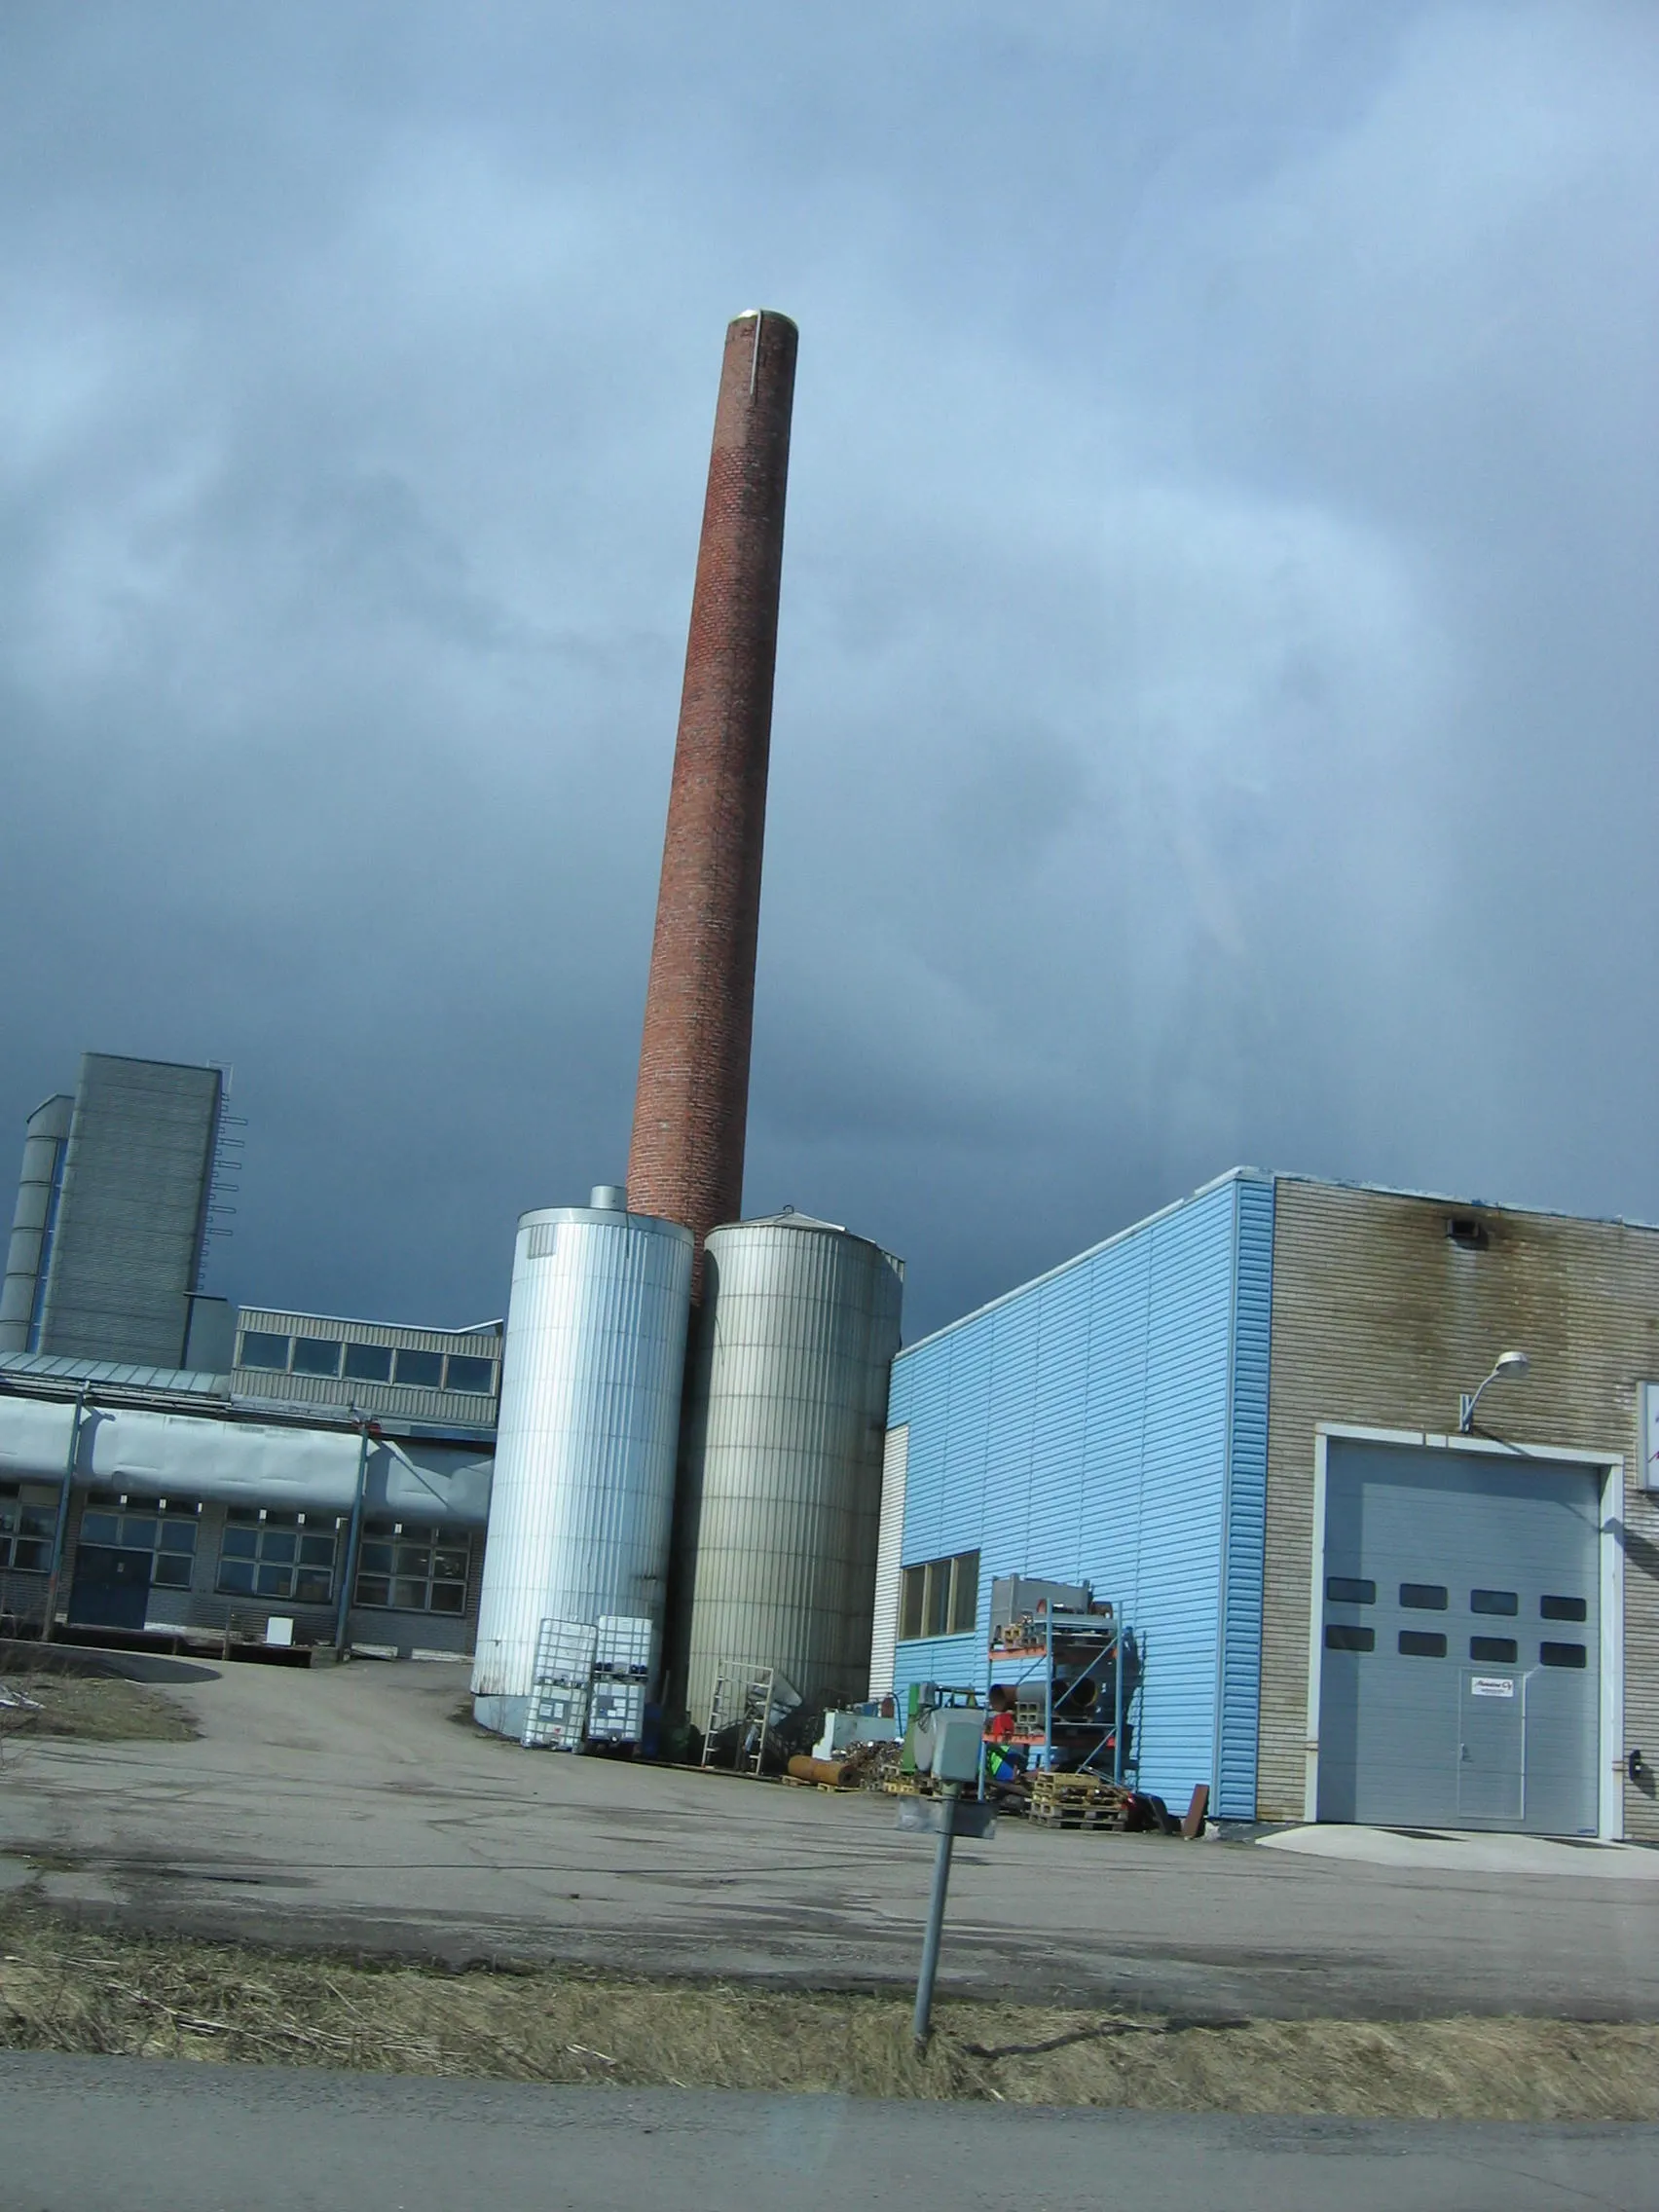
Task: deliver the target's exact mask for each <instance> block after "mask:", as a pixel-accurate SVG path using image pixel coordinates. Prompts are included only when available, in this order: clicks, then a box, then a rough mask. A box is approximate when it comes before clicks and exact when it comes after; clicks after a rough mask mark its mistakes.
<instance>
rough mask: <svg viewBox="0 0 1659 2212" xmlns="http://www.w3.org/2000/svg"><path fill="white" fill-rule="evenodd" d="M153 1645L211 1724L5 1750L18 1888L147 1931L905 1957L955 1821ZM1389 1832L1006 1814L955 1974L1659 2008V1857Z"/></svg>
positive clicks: (650, 1951) (1619, 2009) (956, 1936)
mask: <svg viewBox="0 0 1659 2212" xmlns="http://www.w3.org/2000/svg"><path fill="white" fill-rule="evenodd" d="M149 1671H150V1672H151V1674H152V1675H153V1676H158V1677H166V1681H167V1684H168V1694H169V1695H174V1696H176V1697H178V1698H179V1699H180V1700H181V1701H182V1702H183V1703H185V1704H186V1705H187V1706H188V1707H189V1708H190V1709H191V1710H192V1711H193V1712H194V1713H195V1714H197V1716H198V1718H199V1720H200V1722H201V1725H202V1727H203V1735H202V1737H201V1739H200V1740H199V1741H198V1742H195V1743H186V1744H148V1743H127V1744H109V1745H98V1744H75V1743H65V1742H59V1741H38V1742H35V1743H33V1744H28V1745H25V1744H21V1743H14V1744H13V1745H12V1746H11V1747H10V1748H9V1749H8V1751H7V1752H6V1763H5V1767H4V1770H3V1772H0V1889H3V1888H5V1887H7V1886H8V1885H9V1886H11V1887H13V1888H18V1887H20V1886H23V1887H27V1888H29V1889H30V1890H31V1891H32V1892H33V1893H34V1894H37V1895H39V1896H41V1897H42V1898H43V1899H46V1900H48V1901H54V1902H57V1903H60V1904H63V1905H65V1906H70V1907H73V1908H76V1909H78V1910H81V1911H83V1912H86V1913H88V1914H91V1915H100V1914H109V1915H111V1916H113V1917H116V1918H119V1919H121V1920H123V1921H124V1922H126V1923H128V1924H129V1925H133V1924H137V1925H144V1926H149V1927H153V1928H163V1929H169V1928H170V1929H175V1930H179V1931H188V1932H196V1933H203V1934H207V1935H229V1936H247V1937H250V1938H253V1939H257V1940H273V1941H277V1942H284V1943H292V1944H322V1945H328V1946H346V1947H350V1948H351V1949H356V1950H377V1949H380V1950H392V1951H406V1952H412V1953H418V1954H424V1955H430V1956H435V1957H438V1958H441V1959H444V1960H446V1961H448V1962H451V1963H461V1962H463V1961H466V1960H478V1959H487V1960H503V1959H515V1958H516V1959H524V1960H533V1961H534V1960H566V1961H571V1960H573V1961H581V1962H585V1963H591V1964H594V1965H599V1966H605V1967H610V1968H613V1969H617V1970H621V1971H626V1972H641V1973H677V1974H692V1975H722V1976H728V1977H745V1978H755V1979H759V1980H763V1981H766V1982H770V1983H775V1984H782V1985H788V1984H791V1983H809V1984H815V1985H819V1986H830V1987H834V1986H842V1987H849V1986H850V1987H869V1986H879V1987H894V1986H897V1985H902V1984H903V1983H904V1982H905V1981H906V1980H908V1979H910V1978H912V1977H913V1975H914V1972H915V1966H916V1954H917V1949H918V1946H919V1936H920V1923H921V1917H922V1912H923V1909H924V1904H925V1899H926V1894H927V1881H928V1868H929V1862H930V1852H931V1847H930V1845H929V1843H928V1841H927V1840H926V1839H923V1838H914V1837H909V1836H903V1835H900V1834H899V1833H897V1832H896V1831H895V1827H894V1817H895V1808H894V1805H893V1801H892V1800H891V1799H889V1798H883V1797H879V1796H857V1797H844V1798H843V1797H835V1796H830V1795H824V1794H821V1793H819V1792H817V1791H813V1790H792V1789H783V1788H770V1787H766V1786H763V1785H759V1784H756V1783H752V1782H747V1781H739V1780H737V1779H735V1778H731V1777H724V1778H721V1777H714V1776H701V1775H697V1774H688V1773H683V1772H677V1771H673V1770H666V1769H656V1768H649V1767H644V1766H632V1765H627V1764H621V1763H617V1762H614V1761H610V1760H606V1759H599V1758H582V1759H575V1758H571V1757H568V1756H564V1755H561V1754H556V1753H550V1752H539V1753H538V1752H527V1751H520V1750H519V1749H518V1748H517V1747H516V1746H514V1745H511V1744H505V1743H502V1742H500V1741H499V1740H498V1739H496V1738H491V1737H486V1736H482V1735H480V1734H479V1733H477V1732H476V1731H474V1730H473V1729H472V1728H471V1726H470V1724H469V1723H466V1724H462V1723H461V1722H460V1721H458V1720H457V1719H456V1718H455V1717H454V1715H455V1714H456V1712H457V1709H458V1707H460V1706H461V1702H462V1697H463V1692H464V1688H465V1676H464V1672H463V1670H461V1669H460V1668H453V1667H441V1666H421V1665H405V1666H384V1665H375V1664H373V1663H369V1662H360V1663H358V1664H355V1665H353V1666H350V1667H346V1668H340V1669H334V1670H328V1671H317V1672H314V1673H308V1672H304V1671H298V1670H287V1669H276V1668H262V1667H251V1666H231V1667H227V1668H224V1669H203V1668H184V1667H169V1665H168V1663H166V1662H156V1663H151V1664H150V1667H149ZM1322 1836H1323V1831H1320V1838H1315V1840H1316V1841H1320V1840H1321V1839H1322ZM1345 1848H1346V1845H1345ZM1391 1848H1392V1846H1391ZM1398 1852H1399V1853H1400V1854H1402V1855H1404V1856H1403V1857H1401V1858H1400V1859H1399V1860H1398V1862H1395V1863H1383V1864H1373V1863H1368V1862H1355V1861H1353V1860H1351V1859H1348V1860H1345V1859H1334V1858H1331V1857H1329V1856H1327V1854H1326V1851H1325V1850H1324V1848H1321V1849H1319V1850H1317V1851H1315V1852H1312V1853H1305V1852H1298V1851H1288V1850H1283V1849H1270V1850H1263V1849H1261V1848H1259V1847H1257V1846H1256V1845H1255V1844H1253V1843H1245V1842H1236V1843H1233V1842H1223V1843H1196V1844H1184V1843H1182V1842H1180V1841H1179V1840H1178V1839H1174V1840H1172V1839H1165V1838H1161V1837H1136V1836H1125V1837H1114V1836H1101V1835H1083V1834H1053V1833H1050V1832H1046V1831H1043V1830H1038V1829H1032V1828H1029V1827H1027V1826H1025V1825H1019V1824H1011V1823H1005V1824H1003V1825H1002V1826H1001V1827H1000V1828H999V1830H998V1832H997V1834H996V1836H995V1837H994V1838H993V1839H992V1840H991V1841H989V1842H987V1843H984V1844H975V1845H965V1846H963V1847H961V1848H960V1849H959V1851H958V1855H957V1867H956V1872H955V1875H954V1876H953V1880H952V1887H951V1901H950V1914H949V1919H948V1922H947V1926H946V1936H945V1949H944V1959H943V1967H942V1974H941V1988H942V1989H943V1990H944V1991H946V1992H947V1993H948V1992H951V1991H955V1992H957V1993H960V1994H963V1995H972V1996H977V1997H991V1996H1012V1997H1017V1998H1021V1999H1024V2000H1026V2001H1028V2002H1054V2003H1067V2004H1078V2005H1087V2006H1102V2005H1124V2004H1126V2005H1131V2006H1136V2005H1138V2006H1144V2007H1147V2008H1149V2009H1156V2010H1159V2011H1161V2012H1174V2013H1177V2014H1182V2015H1185V2016H1188V2017H1194V2018H1236V2017H1239V2016H1243V2015H1249V2014H1266V2015H1276V2016H1281V2017H1297V2016H1312V2015H1319V2014H1330V2013H1346V2014H1349V2015H1358V2016H1366V2015H1372V2016H1379V2015H1380V2016H1401V2015H1406V2016H1410V2015H1420V2014H1445V2013H1449V2012H1456V2011H1486V2012H1497V2011H1512V2010H1524V2011H1534V2012H1544V2013H1552V2014H1568V2015H1574V2016H1579V2017H1586V2018H1600V2019H1619V2018H1633V2019H1659V1946H1656V1945H1655V1944H1654V1943H1653V1942H1652V1941H1651V1930H1652V1926H1653V1919H1654V1909H1655V1905H1656V1904H1659V1887H1656V1884H1655V1877H1659V1853H1654V1852H1636V1851H1633V1852H1629V1853H1624V1854H1620V1855H1617V1856H1616V1858H1608V1857H1606V1856H1604V1855H1598V1854H1595V1853H1593V1852H1585V1851H1573V1850H1569V1849H1567V1848H1566V1847H1561V1846H1548V1847H1542V1852H1541V1853H1535V1854H1534V1861H1535V1862H1534V1861H1527V1862H1518V1866H1517V1867H1507V1866H1506V1864H1505V1863H1504V1862H1503V1861H1502V1855H1501V1854H1498V1855H1497V1858H1496V1862H1494V1858H1493V1851H1492V1849H1491V1848H1490V1847H1489V1846H1482V1847H1481V1848H1480V1849H1479V1850H1478V1851H1477V1850H1475V1849H1474V1848H1473V1847H1465V1846H1460V1845H1457V1844H1455V1843H1454V1844H1450V1845H1448V1846H1446V1847H1445V1849H1444V1850H1443V1851H1442V1853H1441V1860H1443V1861H1444V1862H1436V1861H1435V1859H1434V1857H1433V1854H1432V1852H1431V1850H1430V1847H1429V1846H1427V1845H1422V1844H1417V1843H1414V1842H1413V1841H1412V1839H1410V1838H1406V1839H1403V1840H1401V1841H1398ZM1413 1854H1416V1857H1413V1856H1412V1855H1413ZM1424 1854H1427V1855H1428V1856H1426V1857H1425V1856H1424ZM1460 1854H1461V1856H1460ZM1546 1864H1553V1865H1554V1866H1555V1868H1556V1870H1555V1871H1553V1872H1549V1871H1544V1870H1543V1869H1544V1867H1545V1866H1546ZM1579 1868H1583V1869H1584V1871H1583V1873H1582V1874H1580V1873H1579V1872H1578V1871H1577V1869H1579ZM1609 1873H1617V1874H1618V1875H1619V1876H1620V1878H1618V1879H1607V1878H1601V1877H1603V1876H1604V1875H1606V1874H1609Z"/></svg>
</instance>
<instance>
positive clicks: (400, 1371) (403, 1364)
mask: <svg viewBox="0 0 1659 2212" xmlns="http://www.w3.org/2000/svg"><path fill="white" fill-rule="evenodd" d="M397 1381H398V1382H399V1383H405V1384H407V1385H408V1386H409V1388H411V1389H415V1390H441V1389H442V1388H443V1386H444V1355H443V1353H442V1352H441V1351H410V1350H408V1349H407V1348H405V1349H404V1350H402V1351H400V1352H399V1353H398V1355H397Z"/></svg>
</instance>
